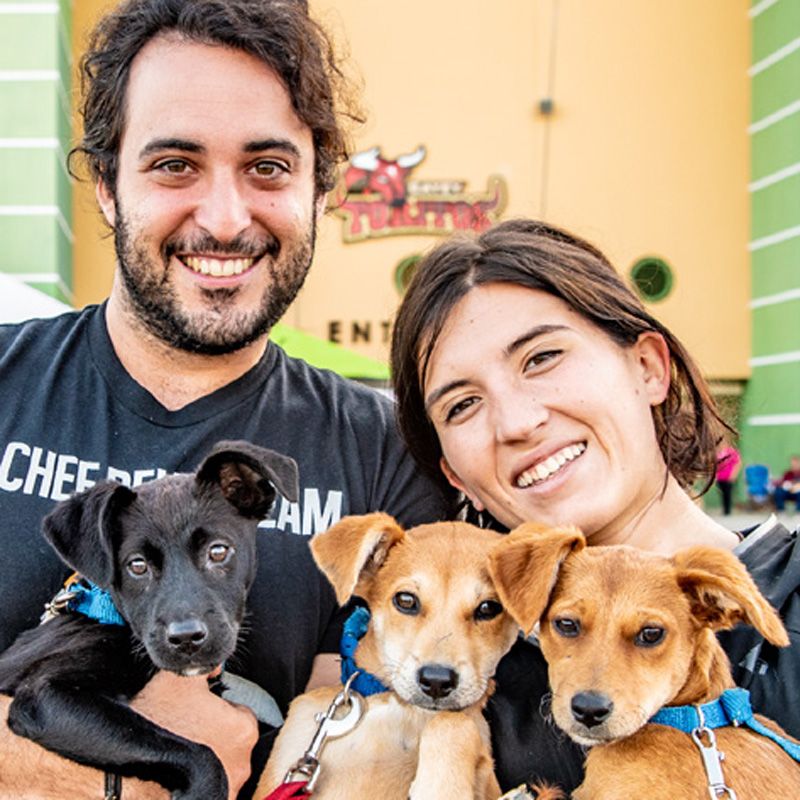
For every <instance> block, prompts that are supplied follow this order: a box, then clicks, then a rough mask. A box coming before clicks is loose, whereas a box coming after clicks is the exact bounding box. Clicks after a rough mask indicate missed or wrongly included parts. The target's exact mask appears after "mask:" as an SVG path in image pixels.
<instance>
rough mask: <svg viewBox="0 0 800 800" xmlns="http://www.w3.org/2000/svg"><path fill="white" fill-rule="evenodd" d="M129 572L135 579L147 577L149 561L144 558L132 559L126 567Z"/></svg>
mask: <svg viewBox="0 0 800 800" xmlns="http://www.w3.org/2000/svg"><path fill="white" fill-rule="evenodd" d="M125 566H126V567H127V569H128V572H129V573H130V574H131V575H133V576H134V577H135V578H141V577H142V575H147V571H148V569H149V567H148V566H147V561H145V560H144V559H143V558H141V557H138V558H132V559H131V560H130V561H129V562H128V563H127V564H126V565H125Z"/></svg>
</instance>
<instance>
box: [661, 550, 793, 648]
mask: <svg viewBox="0 0 800 800" xmlns="http://www.w3.org/2000/svg"><path fill="white" fill-rule="evenodd" d="M672 562H673V564H674V565H675V570H676V578H677V581H678V585H679V586H680V587H681V589H682V590H683V591H684V593H685V594H686V595H687V597H688V598H689V602H690V603H691V608H692V614H693V615H694V617H695V618H696V619H698V620H699V621H700V622H701V623H703V624H704V625H707V626H708V627H709V628H711V629H712V630H715V631H717V630H726V629H728V628H732V627H733V626H734V625H736V624H737V623H738V622H746V623H747V624H748V625H752V626H753V627H754V628H755V629H756V630H757V631H758V632H759V633H760V634H761V635H762V636H763V637H764V638H765V639H766V640H767V641H768V642H772V644H774V645H778V646H780V647H786V646H787V645H788V644H789V637H788V636H787V634H786V629H785V628H784V627H783V623H782V622H781V619H780V617H779V616H778V614H777V613H776V612H775V610H774V609H773V608H772V606H771V605H770V604H769V603H768V602H767V601H766V600H765V598H764V596H763V595H762V594H761V592H760V591H759V590H758V587H757V586H756V584H755V582H754V581H753V579H752V578H751V577H750V575H749V573H748V572H747V569H746V568H745V566H744V564H742V562H741V561H739V559H738V558H736V556H735V555H734V554H733V553H731V552H729V551H727V550H722V549H719V548H716V547H705V546H696V547H689V548H687V549H686V550H682V551H680V552H679V553H676V555H675V556H674V558H673V559H672Z"/></svg>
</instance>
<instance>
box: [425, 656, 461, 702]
mask: <svg viewBox="0 0 800 800" xmlns="http://www.w3.org/2000/svg"><path fill="white" fill-rule="evenodd" d="M417 683H419V686H420V688H421V689H422V691H423V692H425V694H426V695H428V697H432V698H433V699H434V700H436V699H438V698H440V697H447V695H449V694H450V692H452V691H453V689H455V688H456V686H458V673H457V672H456V671H455V670H454V669H452V668H451V667H443V666H441V665H440V664H426V665H425V666H424V667H420V670H419V672H418V673H417Z"/></svg>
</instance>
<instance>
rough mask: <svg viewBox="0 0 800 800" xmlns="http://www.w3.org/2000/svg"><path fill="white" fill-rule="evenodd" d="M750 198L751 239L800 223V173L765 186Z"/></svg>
mask: <svg viewBox="0 0 800 800" xmlns="http://www.w3.org/2000/svg"><path fill="white" fill-rule="evenodd" d="M752 198H753V199H752V209H753V216H752V223H751V230H752V238H753V239H760V238H761V237H762V236H769V235H770V234H773V233H777V232H778V231H782V230H785V229H786V228H792V227H794V226H795V225H798V224H800V175H793V176H792V177H791V178H787V179H786V180H783V181H780V183H775V184H773V185H772V186H767V187H766V188H764V189H761V190H760V191H759V192H755V193H754V194H753V196H752Z"/></svg>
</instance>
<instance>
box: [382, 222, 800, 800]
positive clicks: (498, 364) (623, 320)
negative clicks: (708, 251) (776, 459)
mask: <svg viewBox="0 0 800 800" xmlns="http://www.w3.org/2000/svg"><path fill="white" fill-rule="evenodd" d="M391 360H392V372H393V375H394V383H395V391H396V396H397V412H398V418H399V422H400V426H401V430H402V432H403V435H404V436H405V439H406V442H407V443H408V446H409V448H410V450H411V452H412V454H413V455H414V457H415V458H416V459H417V462H418V463H419V465H420V467H421V468H423V469H424V470H425V471H426V472H427V473H428V474H429V475H430V476H431V477H432V478H438V480H440V481H442V482H446V483H448V484H450V485H451V486H452V487H453V488H454V489H455V490H457V491H458V492H459V493H460V494H461V495H462V497H463V498H464V501H465V502H466V503H467V513H468V516H470V517H471V518H474V519H477V520H478V521H479V522H481V523H482V524H484V525H487V526H494V527H497V528H499V529H501V530H508V529H510V528H513V527H515V526H517V525H519V524H520V523H522V522H526V521H537V522H540V523H544V524H547V525H560V524H565V523H571V524H574V525H577V526H579V527H580V528H581V529H582V530H583V532H584V534H585V535H586V537H587V540H588V543H589V545H590V546H594V545H604V544H605V545H610V544H626V545H629V546H632V547H638V548H641V549H644V550H649V551H652V552H655V553H661V554H663V555H665V556H670V555H671V554H673V553H675V552H676V551H678V550H680V549H682V548H685V547H688V546H689V545H695V544H706V545H711V546H714V547H722V548H727V549H729V550H732V551H733V552H735V553H736V554H737V555H738V556H739V558H740V559H741V560H742V561H743V562H744V564H745V565H746V566H747V568H748V570H749V571H750V573H751V574H752V576H753V578H754V580H755V581H756V583H757V584H758V585H759V588H760V589H761V591H762V592H763V593H764V594H765V595H766V597H767V599H768V600H769V601H770V602H771V603H772V605H773V606H775V608H777V609H778V610H779V611H780V613H781V615H782V617H783V620H784V622H785V623H786V627H787V628H788V630H789V634H790V637H791V646H790V647H788V648H785V649H780V648H774V647H771V646H769V645H767V644H765V643H764V640H763V639H762V637H761V636H760V635H759V634H757V633H756V632H755V631H754V630H753V629H752V628H749V627H745V626H740V627H738V628H737V629H735V630H733V631H731V632H728V633H726V634H725V635H724V636H723V637H722V639H723V644H724V647H725V649H726V651H727V653H728V656H729V657H730V659H731V663H732V667H733V672H734V677H735V680H736V682H737V683H738V684H739V685H740V686H743V687H745V688H747V689H749V690H750V693H751V696H752V700H753V705H754V707H755V709H756V710H757V711H760V712H762V713H764V714H766V715H767V716H769V717H771V718H773V719H775V720H777V721H778V722H779V723H780V724H781V725H783V727H784V728H785V729H787V730H788V731H789V732H790V733H792V734H793V735H794V736H798V735H799V734H800V710H799V709H798V705H797V698H798V697H799V696H800V634H798V631H800V592H798V588H799V587H800V547H798V545H797V533H796V532H791V531H789V530H787V529H786V528H785V527H784V526H783V525H782V524H780V523H777V522H776V521H774V520H772V521H770V520H768V521H766V522H765V523H763V524H762V525H760V526H758V527H757V528H756V529H755V530H753V531H751V532H749V534H748V535H747V536H746V537H743V535H742V533H741V532H734V531H731V530H728V529H727V528H725V527H724V526H723V525H721V524H720V523H719V522H717V521H716V520H714V519H712V518H711V517H710V516H708V515H707V514H706V513H704V511H703V510H702V509H701V508H700V507H699V506H698V505H697V504H696V503H695V502H694V499H693V497H692V496H691V494H690V493H689V490H690V487H692V486H694V485H695V484H696V483H697V482H698V481H700V482H701V485H702V486H704V487H705V488H706V489H707V488H708V487H709V486H710V485H711V484H712V483H713V480H714V475H715V471H716V466H717V459H716V451H717V447H718V446H719V443H720V441H721V440H722V438H723V436H724V435H726V434H730V433H731V431H730V430H729V429H728V428H727V426H726V425H725V423H724V422H723V421H722V420H721V418H720V416H719V414H718V413H717V411H716V409H715V406H714V403H713V400H712V398H711V395H710V393H709V390H708V387H707V385H706V383H705V381H704V380H703V378H702V376H701V374H700V372H699V370H698V368H697V366H696V365H695V363H694V361H693V360H692V358H691V357H690V355H689V353H688V352H687V351H686V349H685V348H684V346H683V345H682V344H681V343H680V341H679V340H678V339H677V338H676V337H675V336H674V334H672V333H671V332H670V331H669V330H668V329H667V328H666V327H665V326H664V325H662V324H661V323H660V322H659V321H658V320H656V319H655V318H654V317H653V316H652V315H651V314H650V313H649V312H648V311H647V309H646V308H645V307H644V306H643V305H642V303H641V301H640V300H639V298H638V297H637V296H636V295H635V294H634V293H633V292H632V291H631V290H630V289H629V288H628V286H626V285H625V283H623V281H622V280H621V279H620V277H619V276H618V275H617V273H616V272H615V270H614V268H613V267H612V266H611V264H610V263H609V262H608V260H607V259H606V258H605V256H604V255H603V254H602V253H601V252H600V251H599V250H598V249H597V248H596V247H594V246H592V245H591V244H589V243H588V242H586V241H584V240H582V239H580V238H579V237H577V236H575V235H573V234H571V233H569V232H567V231H564V230H560V229H558V228H555V227H553V226H551V225H549V224H546V223H543V222H536V221H533V220H510V221H507V222H503V223H501V224H499V225H497V226H495V227H494V228H492V229H490V230H488V231H486V232H485V233H483V234H481V235H480V236H478V237H477V238H472V237H463V236H459V237H454V238H452V239H450V240H448V241H446V242H444V243H443V244H441V245H439V246H438V247H436V248H435V249H434V250H433V251H431V252H430V253H428V254H427V255H426V256H425V257H424V258H423V259H422V260H421V261H420V263H419V266H418V269H417V272H416V274H415V276H414V278H413V279H412V281H411V284H410V286H409V288H408V290H407V292H406V295H405V297H404V299H403V302H402V304H401V307H400V309H399V311H398V315H397V319H396V324H395V329H394V334H393V342H392V357H391ZM526 633H527V632H526ZM547 697H548V682H547V665H546V663H545V662H544V659H543V657H542V654H541V651H540V650H539V647H538V646H537V642H536V639H535V637H533V636H532V637H530V638H523V637H520V638H519V639H518V640H517V642H516V644H515V645H514V647H513V648H512V649H511V651H510V653H509V654H508V655H507V656H506V657H505V658H504V659H503V660H502V661H501V663H500V666H499V668H498V672H497V675H496V691H495V693H494V694H493V696H492V697H491V698H490V700H489V704H488V707H487V710H486V713H487V716H488V719H489V722H490V725H491V729H492V743H493V753H494V756H495V761H496V766H497V773H498V778H499V780H500V784H501V786H502V787H503V788H504V789H506V790H507V789H510V788H512V787H514V786H517V785H519V784H520V783H522V782H523V781H531V782H534V781H542V780H544V781H550V782H555V783H557V784H558V785H560V786H561V787H562V788H564V789H567V790H571V789H573V788H574V787H576V786H577V785H578V784H579V783H580V782H581V780H582V763H583V759H584V755H585V754H584V752H583V751H582V750H581V749H580V748H578V747H577V746H576V745H574V744H572V743H571V741H570V740H568V739H567V738H566V736H564V735H563V734H560V732H558V731H557V730H556V729H555V727H554V725H553V723H552V721H551V720H549V719H548V716H547Z"/></svg>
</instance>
